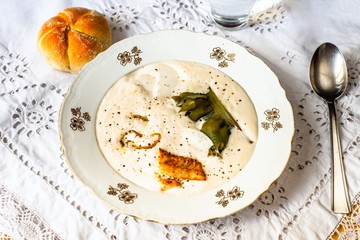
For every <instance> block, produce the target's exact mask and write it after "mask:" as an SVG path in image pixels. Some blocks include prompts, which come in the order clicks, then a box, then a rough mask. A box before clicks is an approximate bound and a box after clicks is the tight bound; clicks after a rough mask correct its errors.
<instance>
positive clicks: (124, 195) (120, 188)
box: [107, 183, 138, 204]
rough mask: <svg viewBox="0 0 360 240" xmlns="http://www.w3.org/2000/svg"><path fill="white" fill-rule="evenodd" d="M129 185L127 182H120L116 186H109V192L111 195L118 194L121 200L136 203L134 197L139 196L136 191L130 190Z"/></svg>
mask: <svg viewBox="0 0 360 240" xmlns="http://www.w3.org/2000/svg"><path fill="white" fill-rule="evenodd" d="M128 188H129V185H127V184H125V183H118V184H117V186H116V187H112V186H109V189H108V192H107V194H109V195H111V196H117V197H118V198H119V200H120V201H123V202H124V203H126V204H132V203H134V199H136V198H137V197H138V195H137V194H136V193H132V192H130V191H129V190H126V189H128Z"/></svg>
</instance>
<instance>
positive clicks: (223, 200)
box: [215, 186, 244, 207]
mask: <svg viewBox="0 0 360 240" xmlns="http://www.w3.org/2000/svg"><path fill="white" fill-rule="evenodd" d="M243 196H244V191H243V190H240V187H237V186H235V187H233V188H232V189H231V190H230V191H227V193H226V194H225V191H224V190H223V189H221V190H219V191H217V193H216V195H215V197H218V198H220V200H219V201H217V202H216V203H217V204H219V205H221V206H223V207H226V206H227V205H228V204H229V203H230V201H235V200H237V199H239V198H242V197H243Z"/></svg>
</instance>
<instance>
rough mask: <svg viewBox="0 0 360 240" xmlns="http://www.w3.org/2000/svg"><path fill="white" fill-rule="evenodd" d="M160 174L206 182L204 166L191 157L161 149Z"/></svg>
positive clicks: (159, 159)
mask: <svg viewBox="0 0 360 240" xmlns="http://www.w3.org/2000/svg"><path fill="white" fill-rule="evenodd" d="M158 161H159V168H160V173H161V174H164V175H167V176H170V177H173V178H177V179H184V180H202V181H204V180H206V174H205V172H204V169H203V166H202V164H201V163H200V162H199V161H198V160H196V159H194V158H190V157H184V156H178V155H175V154H172V153H169V152H167V151H165V150H164V149H161V148H159V158H158Z"/></svg>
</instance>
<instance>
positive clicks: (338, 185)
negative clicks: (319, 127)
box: [310, 43, 351, 213]
mask: <svg viewBox="0 0 360 240" xmlns="http://www.w3.org/2000/svg"><path fill="white" fill-rule="evenodd" d="M310 84H311V87H312V89H313V90H314V92H315V93H316V94H317V95H319V96H320V97H322V98H323V99H325V100H326V102H327V104H328V107H329V115H330V131H331V142H332V158H333V166H332V205H331V209H332V210H333V211H334V212H335V213H349V212H351V205H350V200H349V193H348V187H347V183H346V177H345V171H344V163H343V156H342V149H341V144H340V138H339V130H338V126H337V123H336V111H335V99H337V98H339V97H340V96H342V94H343V93H344V92H345V89H346V86H347V84H348V75H347V68H346V62H345V59H344V56H343V55H342V53H341V52H340V50H339V49H338V48H337V47H336V46H335V45H334V44H331V43H323V44H321V45H320V46H319V47H318V48H317V49H316V51H315V53H314V55H313V57H312V59H311V63H310Z"/></svg>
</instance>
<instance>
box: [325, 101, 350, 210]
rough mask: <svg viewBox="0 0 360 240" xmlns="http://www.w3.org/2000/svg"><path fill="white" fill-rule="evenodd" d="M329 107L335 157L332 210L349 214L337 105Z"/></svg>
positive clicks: (329, 103)
mask: <svg viewBox="0 0 360 240" xmlns="http://www.w3.org/2000/svg"><path fill="white" fill-rule="evenodd" d="M328 107H329V114H330V131H331V142H332V157H333V166H332V204H331V208H332V210H333V211H334V212H335V213H349V212H351V205H350V200H349V193H348V187H347V183H346V177H345V171H344V162H343V155H342V149H341V143H340V138H339V129H338V126H337V120H336V110H335V103H334V102H328Z"/></svg>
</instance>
